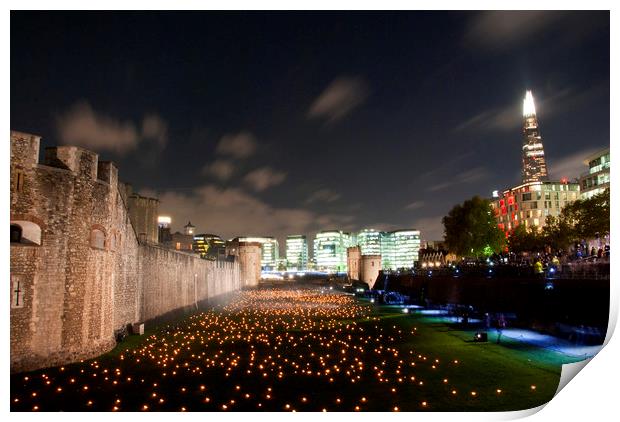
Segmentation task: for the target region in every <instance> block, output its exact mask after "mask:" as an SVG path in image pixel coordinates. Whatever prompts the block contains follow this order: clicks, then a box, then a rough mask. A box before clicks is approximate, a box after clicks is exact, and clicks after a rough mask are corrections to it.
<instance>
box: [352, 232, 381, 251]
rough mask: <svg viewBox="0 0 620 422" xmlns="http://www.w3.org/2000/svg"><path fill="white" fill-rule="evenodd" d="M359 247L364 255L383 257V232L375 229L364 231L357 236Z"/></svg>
mask: <svg viewBox="0 0 620 422" xmlns="http://www.w3.org/2000/svg"><path fill="white" fill-rule="evenodd" d="M353 243H357V245H358V246H359V247H360V249H361V251H362V255H381V232H379V231H377V230H374V229H364V230H362V231H361V232H359V233H358V234H357V242H355V241H354V242H353Z"/></svg>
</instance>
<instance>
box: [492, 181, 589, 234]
mask: <svg viewBox="0 0 620 422" xmlns="http://www.w3.org/2000/svg"><path fill="white" fill-rule="evenodd" d="M577 199H579V184H577V183H568V182H529V183H524V184H522V185H519V186H516V187H514V188H511V189H508V190H505V191H503V192H501V193H499V194H498V197H497V198H493V200H492V202H491V207H492V208H493V212H494V215H495V218H496V220H497V225H498V227H499V228H500V229H502V230H504V231H505V232H507V233H508V232H511V231H512V230H514V229H515V228H516V227H517V226H518V225H519V224H524V225H525V227H526V228H536V229H540V228H542V227H544V226H545V220H546V218H547V217H548V216H554V217H557V216H558V215H559V214H560V211H561V210H562V208H564V206H565V205H566V204H568V203H571V202H573V201H575V200H577Z"/></svg>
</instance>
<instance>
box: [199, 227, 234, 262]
mask: <svg viewBox="0 0 620 422" xmlns="http://www.w3.org/2000/svg"><path fill="white" fill-rule="evenodd" d="M192 249H193V251H194V252H196V253H197V254H200V257H201V258H202V259H210V260H215V259H218V258H220V259H224V258H226V242H224V241H223V240H222V238H221V237H219V236H218V235H216V234H210V233H203V234H195V235H194V237H193V245H192Z"/></svg>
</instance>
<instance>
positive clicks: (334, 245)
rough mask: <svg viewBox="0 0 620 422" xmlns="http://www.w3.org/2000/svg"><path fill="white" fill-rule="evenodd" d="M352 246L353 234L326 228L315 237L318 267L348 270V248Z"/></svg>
mask: <svg viewBox="0 0 620 422" xmlns="http://www.w3.org/2000/svg"><path fill="white" fill-rule="evenodd" d="M349 246H351V235H350V234H349V233H347V232H343V231H338V230H326V231H322V232H319V233H317V234H316V236H315V238H314V259H315V260H316V269H317V270H322V271H332V272H343V271H346V270H347V248H348V247H349Z"/></svg>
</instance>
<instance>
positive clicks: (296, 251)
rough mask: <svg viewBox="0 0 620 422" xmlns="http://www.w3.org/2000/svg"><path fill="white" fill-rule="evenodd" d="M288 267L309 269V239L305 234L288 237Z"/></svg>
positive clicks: (291, 268) (290, 268) (289, 268)
mask: <svg viewBox="0 0 620 422" xmlns="http://www.w3.org/2000/svg"><path fill="white" fill-rule="evenodd" d="M286 268H287V269H288V270H297V271H299V270H302V271H303V270H306V269H308V239H307V238H306V236H304V235H291V236H287V237H286Z"/></svg>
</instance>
